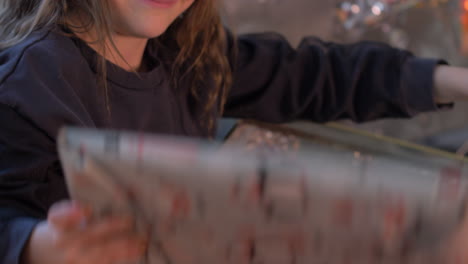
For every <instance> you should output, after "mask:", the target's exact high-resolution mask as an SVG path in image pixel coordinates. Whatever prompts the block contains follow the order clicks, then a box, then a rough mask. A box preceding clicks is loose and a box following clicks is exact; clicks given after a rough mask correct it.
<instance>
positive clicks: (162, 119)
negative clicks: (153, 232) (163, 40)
mask: <svg viewBox="0 0 468 264" xmlns="http://www.w3.org/2000/svg"><path fill="white" fill-rule="evenodd" d="M230 39H232V38H230ZM235 43H236V45H229V46H230V47H231V49H234V48H235V49H237V58H236V59H235V60H234V59H233V58H232V57H230V56H228V55H226V56H228V59H229V60H230V61H231V63H232V64H235V66H236V67H235V69H236V70H235V72H234V75H233V78H234V83H233V85H232V87H231V89H230V92H229V95H228V98H227V103H226V109H225V112H224V116H228V117H236V118H250V119H257V120H260V121H265V122H275V123H277V122H288V121H292V120H297V119H302V120H310V121H315V122H327V121H332V120H337V119H352V120H355V121H358V122H362V121H369V120H374V119H377V118H387V117H411V116H414V115H416V114H418V113H420V112H423V111H432V110H436V109H437V105H436V104H435V102H434V100H433V91H432V89H433V75H434V69H435V67H436V66H437V65H438V64H440V63H443V62H442V61H439V60H432V59H422V58H417V57H414V56H413V55H412V54H411V53H410V52H407V51H402V50H398V49H393V48H391V47H389V46H387V45H384V44H380V43H371V42H365V43H364V42H363V43H358V44H354V45H339V44H334V43H326V42H323V41H320V40H318V39H316V38H312V37H310V38H304V40H303V41H302V43H301V44H300V45H299V46H298V47H297V48H295V49H294V48H292V47H291V46H290V45H289V44H288V42H287V41H286V40H285V39H284V38H282V37H281V36H279V35H277V34H274V33H264V34H250V35H241V36H238V38H236V40H235ZM231 51H232V50H231ZM231 51H228V53H229V54H232V53H233V52H231ZM163 54H164V50H161V49H157V48H154V47H152V46H150V45H148V47H147V49H146V52H145V60H146V61H149V62H151V63H150V64H149V65H150V67H149V69H148V70H147V71H146V72H143V73H140V74H138V75H137V74H135V73H131V72H126V71H125V70H123V69H121V68H119V67H117V66H116V65H113V64H111V63H110V62H108V65H107V66H108V69H107V79H106V81H107V92H106V93H104V92H103V91H104V89H102V87H101V86H102V85H98V84H99V78H100V77H98V75H97V74H96V72H97V65H96V59H97V56H98V55H97V54H96V53H95V52H94V51H93V50H92V49H91V48H89V47H88V46H87V45H86V44H85V43H83V42H82V41H80V40H78V39H75V38H72V37H70V36H67V35H65V34H63V32H61V31H60V30H57V29H51V30H40V31H37V32H34V33H33V34H32V35H31V36H29V37H28V38H27V39H26V40H24V41H22V42H21V43H20V44H17V45H15V46H13V47H11V48H8V49H6V50H3V51H0V124H1V125H0V263H2V264H18V263H19V259H20V256H21V252H22V250H23V248H24V246H25V244H26V242H27V240H28V238H29V236H30V234H31V231H32V230H33V228H34V226H35V225H36V224H37V223H38V222H40V221H42V220H44V219H45V218H46V215H47V211H48V209H49V207H50V206H51V205H52V204H53V203H55V202H57V201H59V200H63V199H67V198H68V197H69V196H68V192H67V188H66V185H65V182H64V177H63V173H62V170H61V166H60V161H59V159H58V156H57V150H56V136H57V133H58V130H59V129H60V128H61V127H62V126H64V125H73V126H84V127H92V128H111V129H125V130H138V131H144V132H149V133H159V134H171V135H183V136H194V137H207V136H209V135H208V134H207V132H206V129H204V127H202V126H201V125H200V122H199V119H198V118H197V115H196V114H194V113H193V109H197V106H196V105H194V104H200V102H198V103H197V102H196V101H194V100H191V99H190V98H189V96H184V93H181V92H179V91H176V89H173V88H172V87H171V85H170V84H171V82H170V80H171V78H170V69H169V68H170V67H167V63H163V60H162V59H161V58H162V57H164V56H162V55H163ZM209 83H210V82H209V81H207V85H208V84H209ZM179 88H180V87H179ZM182 88H184V87H182ZM181 90H182V91H183V90H184V89H181ZM186 90H187V89H186ZM106 94H107V95H106ZM105 98H107V99H108V103H109V104H108V106H109V108H107V104H106V100H105ZM198 108H199V107H198ZM213 114H214V115H219V113H213ZM215 117H218V116H215Z"/></svg>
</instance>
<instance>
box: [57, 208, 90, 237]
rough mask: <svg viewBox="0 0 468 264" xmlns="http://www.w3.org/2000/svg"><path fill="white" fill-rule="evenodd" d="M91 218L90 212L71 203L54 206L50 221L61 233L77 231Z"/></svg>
mask: <svg viewBox="0 0 468 264" xmlns="http://www.w3.org/2000/svg"><path fill="white" fill-rule="evenodd" d="M88 217H89V211H88V210H87V209H85V208H84V207H81V206H79V205H78V204H76V203H74V202H71V201H62V202H59V203H56V204H54V205H53V206H52V207H51V209H50V210H49V214H48V221H49V223H50V224H51V225H52V226H53V227H54V228H55V229H57V230H59V231H63V232H64V231H69V230H73V229H76V228H77V227H78V226H79V225H81V224H82V223H83V222H84V221H86V220H87V219H88Z"/></svg>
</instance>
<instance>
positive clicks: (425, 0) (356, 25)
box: [336, 0, 468, 51]
mask: <svg viewBox="0 0 468 264" xmlns="http://www.w3.org/2000/svg"><path fill="white" fill-rule="evenodd" d="M413 8H433V9H435V10H437V12H439V13H444V14H440V15H438V17H437V18H436V19H439V20H441V23H442V24H443V25H444V27H446V32H447V33H448V34H451V35H453V37H455V38H457V43H458V42H459V41H458V35H459V32H457V31H458V30H456V29H455V28H454V26H453V24H454V23H453V20H452V18H453V17H454V16H453V14H456V13H460V10H462V12H463V9H465V10H466V11H465V12H468V0H462V3H460V0H346V1H339V2H338V3H337V7H336V18H337V22H338V23H337V32H338V33H339V34H344V35H345V36H346V38H347V39H349V40H352V41H355V40H359V39H361V38H362V36H363V35H364V34H365V33H366V32H368V31H370V30H376V29H377V30H380V31H381V32H382V33H384V35H385V36H386V37H387V41H388V42H389V43H390V44H392V45H393V46H397V47H400V48H407V47H408V46H409V39H410V38H409V36H408V34H407V33H406V32H405V30H403V29H401V28H400V27H399V24H401V23H400V22H401V21H400V20H401V18H402V17H404V15H405V14H406V13H407V12H408V11H410V10H411V9H413ZM448 13H450V15H448ZM465 16H468V15H465ZM463 21H464V25H465V28H466V30H465V32H467V33H468V17H467V18H464V20H463ZM467 43H468V38H467ZM466 46H467V51H468V44H467V45H466Z"/></svg>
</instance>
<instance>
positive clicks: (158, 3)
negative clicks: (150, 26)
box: [144, 0, 178, 8]
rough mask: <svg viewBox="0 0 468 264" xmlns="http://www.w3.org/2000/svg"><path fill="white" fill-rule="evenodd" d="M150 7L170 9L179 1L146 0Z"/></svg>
mask: <svg viewBox="0 0 468 264" xmlns="http://www.w3.org/2000/svg"><path fill="white" fill-rule="evenodd" d="M144 1H145V2H146V3H148V4H149V5H152V6H155V7H160V8H169V7H172V6H174V5H175V4H176V3H177V1H178V0H144Z"/></svg>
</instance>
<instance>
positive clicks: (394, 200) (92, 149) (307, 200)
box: [59, 125, 467, 264]
mask: <svg viewBox="0 0 468 264" xmlns="http://www.w3.org/2000/svg"><path fill="white" fill-rule="evenodd" d="M324 142H326V140H325V141H322V142H319V143H317V142H314V143H313V144H312V143H310V142H306V141H305V140H303V139H301V138H300V137H297V136H294V135H291V134H288V133H285V132H278V131H272V130H268V129H265V128H261V127H256V126H253V125H244V126H241V127H239V128H238V129H237V130H236V131H235V132H234V133H233V135H231V137H230V139H229V140H228V141H227V144H225V145H216V144H214V143H209V142H204V141H195V140H189V139H183V138H173V137H157V136H153V135H145V134H136V133H129V132H118V131H97V130H86V129H77V128H69V129H65V130H64V131H62V133H61V135H60V139H59V152H60V156H61V159H62V163H63V166H64V170H65V175H66V180H67V184H68V187H69V190H70V193H71V196H72V198H73V199H76V200H78V201H80V202H82V203H86V204H88V205H90V206H92V208H93V209H94V212H95V218H96V219H98V218H99V217H102V216H103V215H109V214H113V215H121V214H122V215H131V216H133V217H134V218H135V219H136V226H135V228H136V230H137V232H145V233H147V232H149V233H150V237H151V243H150V247H149V250H148V253H147V255H146V259H145V260H144V263H145V264H146V263H147V264H159V263H164V264H166V263H170V264H220V263H232V264H242V263H259V264H260V263H265V264H276V263H278V264H289V263H294V264H302V263H304V264H305V263H307V264H309V263H329V264H344V263H359V264H366V263H369V264H371V263H372V264H375V263H389V264H393V263H395V264H396V263H398V264H400V263H401V264H403V263H414V264H417V263H425V264H431V263H442V262H443V260H444V251H443V249H444V245H445V244H444V243H445V241H446V240H447V239H449V237H450V236H451V235H452V233H453V232H455V230H456V228H457V227H458V226H459V224H460V222H461V221H462V220H463V218H464V217H465V196H466V192H465V191H466V185H467V181H466V171H465V169H464V168H465V167H464V163H459V164H460V165H459V167H454V168H449V169H447V168H446V167H440V166H441V164H439V163H437V162H433V163H432V162H431V164H432V166H429V167H427V166H426V165H427V164H422V163H418V162H414V161H412V160H407V161H406V162H405V160H402V159H398V158H396V157H392V155H383V154H382V155H377V154H373V155H372V156H370V157H372V158H369V157H367V156H366V155H365V153H361V152H359V155H358V154H357V152H356V151H355V150H352V149H351V148H339V147H336V146H335V147H331V146H330V144H325V143H324ZM363 157H366V158H363ZM416 160H419V159H416ZM457 164H458V163H457Z"/></svg>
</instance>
